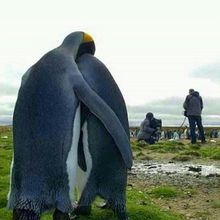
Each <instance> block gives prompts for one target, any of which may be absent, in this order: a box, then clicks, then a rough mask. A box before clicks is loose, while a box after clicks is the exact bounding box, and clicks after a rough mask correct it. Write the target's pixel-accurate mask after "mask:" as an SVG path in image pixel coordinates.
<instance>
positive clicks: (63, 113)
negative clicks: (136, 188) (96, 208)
mask: <svg viewBox="0 0 220 220" xmlns="http://www.w3.org/2000/svg"><path fill="white" fill-rule="evenodd" d="M94 52H95V44H94V41H93V39H92V38H91V36H89V35H88V34H86V33H84V32H73V33H71V34H69V35H68V36H67V37H66V38H65V39H64V41H63V43H62V44H61V46H59V47H57V48H55V49H53V50H51V51H49V52H48V53H47V54H45V55H44V56H43V57H42V58H41V59H40V60H39V61H38V62H37V63H35V64H34V65H33V66H31V67H30V68H29V69H28V71H27V72H26V73H25V74H24V75H23V77H22V82H21V86H20V89H19V93H18V98H17V102H16V105H15V109H14V115H13V140H14V155H13V160H12V165H11V184H10V192H9V198H8V206H9V208H11V209H13V219H14V220H39V219H40V215H41V214H42V213H43V212H44V211H46V210H48V209H50V208H55V212H54V214H53V219H54V220H68V219H70V218H69V213H71V212H73V210H74V208H73V202H74V201H75V199H74V189H75V188H78V192H79V200H78V205H77V207H76V208H75V213H76V214H89V213H90V211H91V203H92V202H93V201H94V199H95V197H96V196H97V195H99V196H101V197H102V198H104V199H105V200H106V203H107V204H108V206H109V207H111V208H112V209H113V211H114V212H115V213H116V215H117V216H118V218H119V219H120V220H126V219H128V217H127V214H126V207H125V203H126V198H125V190H126V184H127V170H128V169H130V168H131V166H132V152H131V148H130V143H129V126H128V118H127V111H126V106H125V102H124V99H123V96H122V94H121V92H120V90H119V88H118V86H117V84H116V83H115V81H114V79H113V78H112V76H111V74H110V72H109V71H108V69H107V68H106V67H105V65H104V64H103V63H102V62H101V61H99V60H98V59H97V58H95V57H94Z"/></svg>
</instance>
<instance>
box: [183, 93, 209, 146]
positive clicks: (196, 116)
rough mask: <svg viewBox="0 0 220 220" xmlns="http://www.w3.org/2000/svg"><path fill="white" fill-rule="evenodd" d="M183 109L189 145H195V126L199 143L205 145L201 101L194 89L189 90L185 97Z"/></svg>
mask: <svg viewBox="0 0 220 220" xmlns="http://www.w3.org/2000/svg"><path fill="white" fill-rule="evenodd" d="M183 108H184V109H185V110H186V112H187V113H186V115H187V117H188V120H189V126H190V137H191V143H192V144H195V143H196V125H197V127H198V130H199V134H200V137H201V142H202V143H205V142H206V140H205V134H204V129H203V126H202V117H201V113H202V109H203V101H202V97H201V96H200V95H199V92H197V91H195V90H194V89H190V90H189V95H187V96H186V99H185V102H184V103H183Z"/></svg>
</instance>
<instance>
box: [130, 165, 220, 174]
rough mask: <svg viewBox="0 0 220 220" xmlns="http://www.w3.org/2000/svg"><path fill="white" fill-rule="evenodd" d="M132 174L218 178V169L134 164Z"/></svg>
mask: <svg viewBox="0 0 220 220" xmlns="http://www.w3.org/2000/svg"><path fill="white" fill-rule="evenodd" d="M131 172H132V173H135V174H146V175H148V174H162V175H178V174H182V175H197V176H198V175H200V176H206V177H211V176H220V167H217V166H214V165H200V164H184V163H157V162H148V161H142V162H137V161H135V162H134V165H133V167H132V171H131Z"/></svg>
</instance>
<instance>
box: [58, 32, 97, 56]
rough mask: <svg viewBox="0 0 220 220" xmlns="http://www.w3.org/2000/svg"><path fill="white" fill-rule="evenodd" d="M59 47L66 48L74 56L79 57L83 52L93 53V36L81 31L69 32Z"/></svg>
mask: <svg viewBox="0 0 220 220" xmlns="http://www.w3.org/2000/svg"><path fill="white" fill-rule="evenodd" d="M61 47H63V48H65V49H67V50H68V51H69V52H70V53H71V54H72V55H73V56H74V58H75V59H76V58H79V57H80V56H82V55H83V54H85V53H90V54H92V55H93V54H94V53H95V43H94V40H93V38H92V37H91V36H90V35H89V34H87V33H85V32H82V31H77V32H73V33H71V34H69V35H68V36H67V37H66V38H65V39H64V41H63V43H62V45H61Z"/></svg>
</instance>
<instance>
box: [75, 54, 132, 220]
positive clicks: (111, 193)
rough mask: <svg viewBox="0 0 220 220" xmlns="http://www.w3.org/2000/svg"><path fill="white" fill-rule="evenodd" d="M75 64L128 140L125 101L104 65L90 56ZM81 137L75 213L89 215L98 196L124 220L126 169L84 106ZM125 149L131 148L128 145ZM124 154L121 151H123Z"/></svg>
mask: <svg viewBox="0 0 220 220" xmlns="http://www.w3.org/2000/svg"><path fill="white" fill-rule="evenodd" d="M77 64H78V67H79V70H80V72H81V73H82V75H83V77H84V79H85V80H86V81H87V83H88V84H89V85H90V87H91V88H92V89H93V90H94V91H95V92H96V93H97V94H98V95H99V96H100V97H101V98H102V99H103V100H104V101H105V102H106V103H107V105H108V106H110V108H111V109H112V110H113V111H114V112H115V114H116V115H117V117H118V119H119V121H120V123H121V124H122V126H123V128H124V130H125V132H126V135H127V138H129V125H128V117H127V110H126V105H125V101H124V99H123V96H122V94H121V91H120V89H119V87H118V86H117V84H116V82H115V80H114V79H113V77H112V75H111V73H110V72H109V70H108V69H107V68H106V66H105V65H104V64H103V63H102V62H101V61H100V60H98V59H97V58H96V57H94V56H93V55H92V54H84V55H83V56H81V57H79V58H78V59H77ZM81 112H82V113H81V126H82V130H81V136H80V141H79V150H78V165H79V167H78V176H77V181H79V182H78V191H79V195H80V199H79V201H78V206H77V208H76V209H75V214H84V215H85V214H87V215H88V214H89V213H90V211H91V203H92V201H93V200H94V199H95V197H96V196H97V195H98V196H101V197H102V198H104V199H105V200H106V202H107V203H106V204H107V205H108V206H109V207H110V208H112V209H113V211H114V213H116V215H117V216H118V218H119V219H120V220H127V219H128V217H127V214H126V206H125V203H126V202H125V201H126V196H125V193H126V185H127V170H128V169H130V168H131V166H127V164H126V163H125V162H124V160H123V155H122V154H121V152H120V150H119V149H118V147H117V145H116V143H115V141H114V139H113V138H112V136H111V134H110V133H109V132H108V131H107V129H106V128H105V127H104V126H103V124H102V122H101V121H100V120H99V119H98V118H97V117H96V116H95V115H94V114H93V113H91V112H90V110H89V109H88V108H87V107H86V106H85V105H82V106H81ZM127 148H128V150H130V147H129V146H127ZM123 153H124V152H123Z"/></svg>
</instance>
